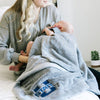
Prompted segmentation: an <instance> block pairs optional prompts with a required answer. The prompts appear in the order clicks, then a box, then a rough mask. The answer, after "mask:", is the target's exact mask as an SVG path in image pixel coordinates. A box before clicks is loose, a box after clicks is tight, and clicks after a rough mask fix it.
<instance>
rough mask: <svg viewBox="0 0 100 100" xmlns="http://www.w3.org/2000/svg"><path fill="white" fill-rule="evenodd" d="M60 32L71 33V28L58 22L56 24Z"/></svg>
mask: <svg viewBox="0 0 100 100" xmlns="http://www.w3.org/2000/svg"><path fill="white" fill-rule="evenodd" d="M57 25H58V28H59V29H60V31H61V32H67V33H73V26H72V25H71V24H70V23H68V22H66V21H59V22H58V23H57Z"/></svg>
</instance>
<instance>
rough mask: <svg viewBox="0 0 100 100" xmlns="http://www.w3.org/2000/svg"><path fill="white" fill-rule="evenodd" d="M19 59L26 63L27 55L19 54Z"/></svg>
mask: <svg viewBox="0 0 100 100" xmlns="http://www.w3.org/2000/svg"><path fill="white" fill-rule="evenodd" d="M19 61H20V62H21V63H27V62H28V56H23V55H20V56H19Z"/></svg>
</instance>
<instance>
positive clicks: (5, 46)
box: [0, 14, 20, 64]
mask: <svg viewBox="0 0 100 100" xmlns="http://www.w3.org/2000/svg"><path fill="white" fill-rule="evenodd" d="M9 45H10V35H9V24H8V18H7V16H6V14H4V15H3V17H2V19H1V21H0V63H1V64H10V63H11V62H18V57H19V55H20V54H19V53H16V52H14V49H13V48H9Z"/></svg>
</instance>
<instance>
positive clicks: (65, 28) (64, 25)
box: [9, 21, 73, 71]
mask: <svg viewBox="0 0 100 100" xmlns="http://www.w3.org/2000/svg"><path fill="white" fill-rule="evenodd" d="M54 28H58V29H59V30H60V31H61V32H67V33H73V26H72V25H71V24H69V23H68V22H65V21H59V22H57V23H55V24H54V25H53V26H50V27H46V28H44V29H43V31H42V33H41V34H46V35H47V36H52V35H54ZM32 45H33V41H30V42H29V43H28V44H27V48H26V53H25V52H24V51H21V55H24V56H29V52H30V50H31V47H32ZM23 60H24V58H23ZM26 63H27V62H26ZM23 64H24V63H19V64H17V65H15V66H10V67H9V70H11V71H19V70H20V68H21V66H22V65H23Z"/></svg>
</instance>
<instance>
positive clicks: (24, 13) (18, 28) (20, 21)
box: [0, 0, 60, 66]
mask: <svg viewBox="0 0 100 100" xmlns="http://www.w3.org/2000/svg"><path fill="white" fill-rule="evenodd" d="M58 21H60V15H59V13H58V12H57V9H56V7H55V6H53V5H51V4H50V3H49V2H48V0H17V1H16V3H15V4H14V6H12V7H11V8H10V9H9V10H8V11H7V12H6V13H5V14H4V15H3V18H2V20H1V22H0V61H1V63H2V64H10V63H11V62H15V63H19V62H22V63H25V62H27V60H28V58H27V57H26V60H25V61H23V59H22V58H23V57H24V56H22V55H20V52H21V50H24V51H25V50H26V46H27V43H28V42H29V41H34V40H35V38H36V37H37V36H39V35H41V34H40V33H41V31H42V30H43V29H44V28H45V27H46V26H47V25H48V24H52V23H53V24H54V23H56V22H58ZM10 45H11V48H9V46H10ZM24 58H25V57H24ZM25 66H26V65H25Z"/></svg>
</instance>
